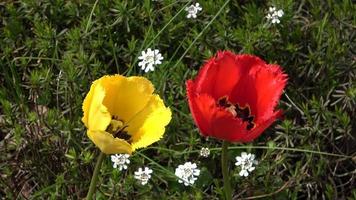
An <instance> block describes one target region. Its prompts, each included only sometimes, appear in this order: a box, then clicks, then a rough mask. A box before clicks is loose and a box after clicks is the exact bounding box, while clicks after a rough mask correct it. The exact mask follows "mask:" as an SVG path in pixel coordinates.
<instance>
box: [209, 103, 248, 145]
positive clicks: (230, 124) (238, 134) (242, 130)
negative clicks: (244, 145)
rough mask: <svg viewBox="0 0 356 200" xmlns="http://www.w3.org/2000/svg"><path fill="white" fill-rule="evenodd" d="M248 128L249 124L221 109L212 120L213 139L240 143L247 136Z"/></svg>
mask: <svg viewBox="0 0 356 200" xmlns="http://www.w3.org/2000/svg"><path fill="white" fill-rule="evenodd" d="M246 126H247V123H245V122H243V121H242V120H241V119H239V118H234V117H233V115H232V114H231V113H230V112H228V111H226V110H224V109H223V108H219V109H218V111H217V112H215V114H214V118H213V120H212V132H213V135H212V137H215V138H219V139H223V140H227V141H232V142H234V141H239V140H241V138H243V137H244V136H245V135H246Z"/></svg>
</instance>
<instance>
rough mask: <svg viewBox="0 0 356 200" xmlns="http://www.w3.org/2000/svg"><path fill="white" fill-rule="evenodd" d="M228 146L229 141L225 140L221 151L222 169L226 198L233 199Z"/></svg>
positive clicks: (227, 199)
mask: <svg viewBox="0 0 356 200" xmlns="http://www.w3.org/2000/svg"><path fill="white" fill-rule="evenodd" d="M228 146H229V142H227V141H224V143H223V146H222V153H221V170H222V174H223V178H224V191H225V198H226V200H231V199H232V193H231V185H230V177H229V166H228V158H227V151H228Z"/></svg>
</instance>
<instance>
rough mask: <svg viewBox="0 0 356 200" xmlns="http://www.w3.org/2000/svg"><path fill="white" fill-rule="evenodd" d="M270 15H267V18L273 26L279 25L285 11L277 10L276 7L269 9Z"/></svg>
mask: <svg viewBox="0 0 356 200" xmlns="http://www.w3.org/2000/svg"><path fill="white" fill-rule="evenodd" d="M268 11H269V13H268V14H267V16H266V18H267V19H268V20H270V21H271V23H272V24H276V23H277V24H279V23H280V22H281V21H280V20H279V18H281V17H282V16H283V15H284V12H283V10H277V9H276V7H269V9H268Z"/></svg>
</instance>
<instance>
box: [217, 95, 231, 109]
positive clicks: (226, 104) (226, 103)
mask: <svg viewBox="0 0 356 200" xmlns="http://www.w3.org/2000/svg"><path fill="white" fill-rule="evenodd" d="M218 105H219V106H221V107H224V108H228V107H230V106H232V104H231V103H230V102H229V101H228V100H227V97H226V96H225V97H222V98H220V99H219V101H218Z"/></svg>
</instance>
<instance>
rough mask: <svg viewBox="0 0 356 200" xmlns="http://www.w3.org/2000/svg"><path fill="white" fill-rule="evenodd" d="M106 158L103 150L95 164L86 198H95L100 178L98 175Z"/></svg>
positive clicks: (89, 199)
mask: <svg viewBox="0 0 356 200" xmlns="http://www.w3.org/2000/svg"><path fill="white" fill-rule="evenodd" d="M104 158H105V154H104V153H103V152H100V154H99V157H98V160H97V161H96V164H95V169H94V173H93V176H92V177H91V181H90V186H89V191H88V194H87V198H86V199H87V200H91V199H92V198H93V194H94V192H95V189H96V182H98V178H99V177H98V175H99V171H100V167H101V163H102V162H103V160H104Z"/></svg>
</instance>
